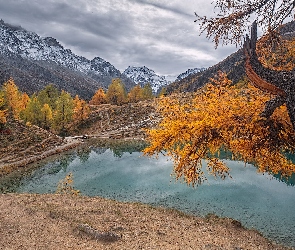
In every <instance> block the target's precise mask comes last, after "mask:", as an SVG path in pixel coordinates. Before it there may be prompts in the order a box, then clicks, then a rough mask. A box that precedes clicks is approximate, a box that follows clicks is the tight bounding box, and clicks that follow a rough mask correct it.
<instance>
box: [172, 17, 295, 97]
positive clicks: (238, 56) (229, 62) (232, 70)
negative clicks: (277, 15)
mask: <svg viewBox="0 0 295 250" xmlns="http://www.w3.org/2000/svg"><path fill="white" fill-rule="evenodd" d="M279 32H280V33H281V35H282V36H283V37H285V38H287V39H289V38H293V37H294V36H295V21H292V22H289V23H287V24H284V25H283V26H282V27H280V29H279ZM218 71H222V72H225V73H227V74H228V78H229V79H230V80H231V81H232V82H233V83H234V84H235V83H237V82H238V81H239V80H242V79H243V78H244V77H245V56H244V52H243V49H239V50H238V51H237V52H235V53H233V54H231V55H230V56H228V57H227V58H225V59H224V60H223V61H221V62H219V63H217V64H215V65H213V66H211V67H209V68H208V69H206V70H203V71H201V72H197V73H195V74H191V75H188V76H187V77H185V78H183V79H181V80H180V81H175V82H173V83H171V84H170V85H169V86H168V87H167V91H168V93H171V92H173V91H178V92H192V91H196V90H197V89H198V88H200V87H202V86H204V85H205V84H206V83H207V82H209V79H210V78H213V77H214V76H215V75H217V73H218Z"/></svg>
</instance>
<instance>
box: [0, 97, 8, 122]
mask: <svg viewBox="0 0 295 250" xmlns="http://www.w3.org/2000/svg"><path fill="white" fill-rule="evenodd" d="M6 115H7V114H6V110H5V109H4V98H3V95H2V94H1V92H0V128H1V126H2V125H4V124H5V123H6Z"/></svg>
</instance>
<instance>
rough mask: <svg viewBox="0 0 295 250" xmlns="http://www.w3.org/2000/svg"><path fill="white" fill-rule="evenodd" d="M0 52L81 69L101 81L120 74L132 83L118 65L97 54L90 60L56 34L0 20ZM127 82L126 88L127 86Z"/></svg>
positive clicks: (74, 69)
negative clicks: (67, 46) (72, 49)
mask: <svg viewBox="0 0 295 250" xmlns="http://www.w3.org/2000/svg"><path fill="white" fill-rule="evenodd" d="M0 53H1V54H4V55H5V54H6V55H9V54H10V53H13V54H17V55H19V56H21V57H22V58H25V59H30V60H33V61H50V62H54V63H56V64H57V65H59V66H63V67H66V68H68V69H70V70H73V71H76V72H81V73H83V74H85V75H87V76H90V77H91V78H93V79H94V80H97V81H100V82H102V81H103V80H104V79H103V78H105V79H106V80H109V79H111V78H123V79H124V81H125V82H126V81H127V82H128V85H130V86H132V85H133V86H134V83H133V82H132V81H131V80H130V79H126V77H125V75H123V74H122V73H121V72H120V71H119V70H118V69H116V68H115V67H114V66H113V65H112V64H110V63H109V62H107V61H105V60H104V59H102V58H100V57H95V58H94V59H93V60H89V59H87V58H85V57H82V56H78V55H76V54H74V53H73V52H72V51H71V50H69V49H65V48H64V47H63V46H62V45H61V44H60V43H59V42H58V41H57V40H56V39H55V38H52V37H45V38H43V37H40V36H39V35H37V34H36V33H34V32H30V31H26V30H25V29H23V28H22V27H16V26H12V25H9V24H7V23H5V22H4V21H3V20H0ZM130 86H128V88H130Z"/></svg>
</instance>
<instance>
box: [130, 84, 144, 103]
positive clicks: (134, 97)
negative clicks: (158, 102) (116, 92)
mask: <svg viewBox="0 0 295 250" xmlns="http://www.w3.org/2000/svg"><path fill="white" fill-rule="evenodd" d="M141 100H143V89H142V88H141V87H140V85H136V86H134V87H133V88H132V89H131V90H130V92H129V93H128V102H139V101H141Z"/></svg>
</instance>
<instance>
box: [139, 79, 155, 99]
mask: <svg viewBox="0 0 295 250" xmlns="http://www.w3.org/2000/svg"><path fill="white" fill-rule="evenodd" d="M142 96H143V99H144V100H149V99H152V98H153V97H154V95H153V89H152V86H151V84H150V83H147V84H145V85H144V86H143V89H142Z"/></svg>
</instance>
